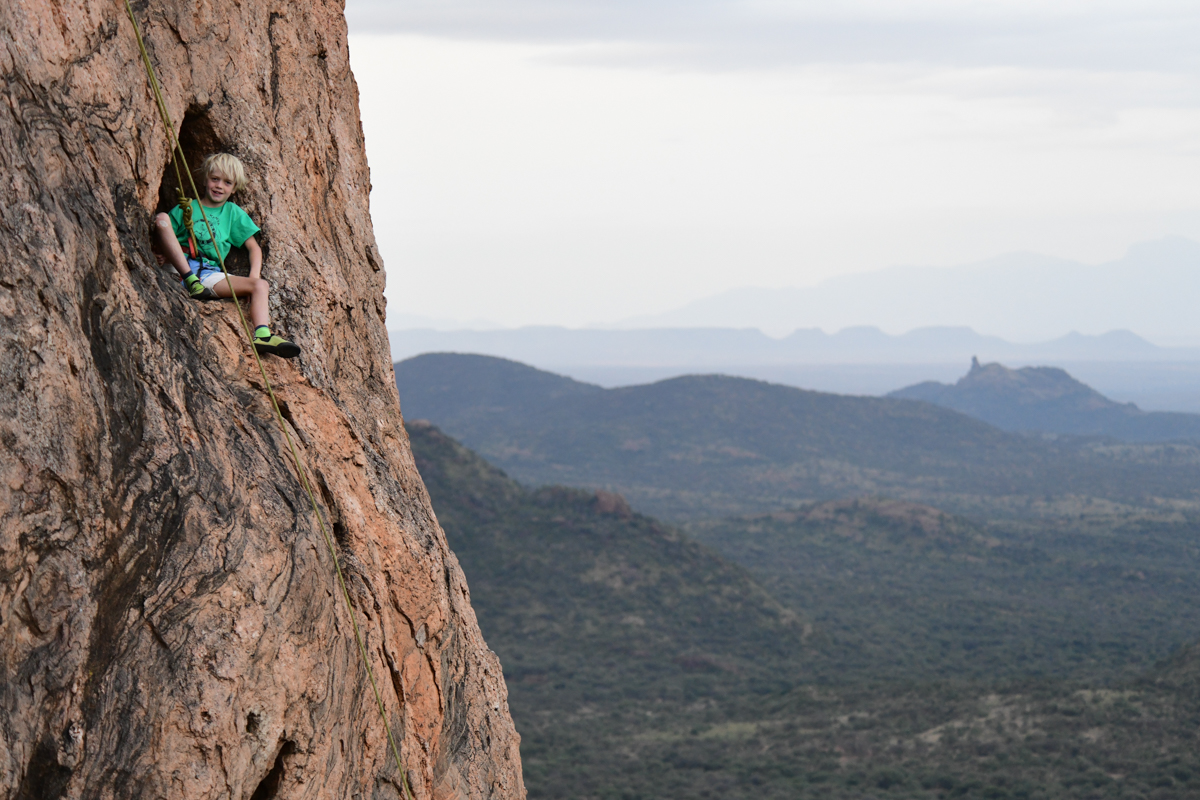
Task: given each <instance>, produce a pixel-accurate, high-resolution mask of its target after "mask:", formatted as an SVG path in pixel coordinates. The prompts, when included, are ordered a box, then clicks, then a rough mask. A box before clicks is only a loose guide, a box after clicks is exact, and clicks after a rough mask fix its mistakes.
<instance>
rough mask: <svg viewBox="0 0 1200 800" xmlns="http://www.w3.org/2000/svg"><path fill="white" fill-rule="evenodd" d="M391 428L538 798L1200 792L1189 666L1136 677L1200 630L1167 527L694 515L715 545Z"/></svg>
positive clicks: (1143, 517)
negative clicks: (528, 483) (465, 587)
mask: <svg viewBox="0 0 1200 800" xmlns="http://www.w3.org/2000/svg"><path fill="white" fill-rule="evenodd" d="M409 435H410V438H411V441H412V445H413V452H414V455H415V456H416V458H417V464H418V467H419V469H420V471H421V474H422V477H423V478H424V479H425V482H426V485H427V486H428V488H429V491H430V495H431V497H432V499H433V503H434V508H435V510H436V511H437V514H438V518H439V520H440V521H441V523H442V525H443V527H444V528H445V530H446V533H447V537H448V539H449V541H450V545H451V547H452V548H453V549H454V551H455V553H456V554H457V556H458V558H459V560H460V562H461V563H462V565H463V569H464V571H465V573H466V575H467V580H468V582H469V585H470V588H471V593H472V604H473V606H474V608H475V610H476V613H477V615H478V618H479V622H480V626H481V628H482V630H483V633H484V636H485V637H486V639H487V641H488V643H489V644H490V645H491V646H492V647H493V648H494V649H495V650H496V652H497V653H498V655H499V656H500V659H501V662H502V664H503V665H504V669H505V677H506V679H507V682H508V686H509V692H510V708H511V710H512V713H513V717H514V720H515V721H516V724H517V728H518V730H519V731H520V732H521V734H522V737H523V742H522V758H523V761H524V765H525V774H526V782H527V785H528V787H529V791H530V797H531V798H535V799H536V798H605V799H609V798H611V799H612V800H626V799H629V800H632V799H633V798H645V799H646V800H650V798H655V799H659V798H680V799H681V800H682V799H683V798H705V797H711V798H717V797H720V798H723V800H724V799H725V798H747V799H749V798H755V800H762V799H763V798H769V799H770V798H893V797H894V798H951V797H967V798H976V797H987V798H993V797H994V798H1047V799H1049V798H1183V797H1194V796H1198V795H1200V749H1198V748H1197V747H1196V732H1197V730H1198V727H1197V722H1200V656H1198V655H1197V653H1196V651H1195V650H1192V649H1186V650H1183V651H1180V652H1179V653H1178V654H1177V655H1176V656H1175V657H1174V658H1173V659H1172V660H1170V661H1169V662H1168V663H1166V664H1165V665H1164V666H1159V667H1153V668H1150V669H1149V670H1148V671H1147V670H1146V669H1145V667H1146V666H1147V665H1148V664H1151V663H1152V662H1153V661H1154V660H1155V659H1157V658H1161V657H1162V656H1164V655H1166V654H1167V653H1168V652H1170V651H1171V650H1172V649H1173V648H1174V647H1176V646H1178V645H1180V644H1182V643H1185V642H1188V641H1192V640H1195V639H1197V638H1200V592H1197V591H1196V589H1197V586H1196V580H1197V577H1196V576H1197V574H1200V570H1197V558H1198V554H1197V547H1196V546H1195V544H1194V543H1195V542H1196V540H1197V539H1196V528H1195V526H1193V525H1192V524H1191V523H1190V522H1188V520H1187V519H1185V518H1183V517H1178V518H1176V519H1175V521H1173V522H1172V521H1159V522H1152V521H1149V520H1151V519H1168V516H1169V515H1166V514H1162V513H1158V512H1156V513H1155V514H1154V515H1149V516H1148V515H1147V513H1146V512H1142V511H1136V512H1130V513H1129V514H1126V515H1125V516H1119V515H1114V514H1112V513H1110V512H1112V510H1113V509H1112V508H1111V507H1108V508H1106V509H1105V514H1100V513H1098V512H1097V511H1096V509H1095V508H1093V512H1096V513H1093V514H1092V516H1088V517H1085V518H1084V519H1082V520H1079V519H1075V520H1072V521H1071V522H1069V523H1068V522H1067V521H1065V520H1062V519H1060V520H1057V521H1052V522H1036V523H1035V522H1029V521H1021V520H1013V519H1009V520H1006V521H1004V522H1003V523H1002V524H997V523H992V524H987V525H983V524H978V523H973V522H970V521H967V520H965V519H962V518H959V517H955V516H952V515H948V514H945V513H942V512H939V511H937V510H935V509H932V508H928V507H922V506H917V505H913V504H909V503H900V502H896V501H887V500H861V501H858V502H839V503H825V504H819V505H812V504H809V505H805V506H802V507H799V508H796V509H793V510H790V511H788V512H785V513H775V514H771V515H765V516H764V515H758V516H754V517H751V518H742V519H727V520H719V521H713V520H708V521H695V522H692V523H690V524H689V525H688V529H687V530H688V533H689V534H691V536H694V537H696V538H699V539H702V540H703V541H704V542H707V543H708V545H710V546H711V547H712V548H714V549H712V550H710V549H708V547H706V546H705V545H704V544H701V543H697V542H694V541H692V540H691V539H690V538H689V537H687V536H684V535H682V534H681V533H680V532H679V531H678V530H676V529H674V528H671V527H669V526H666V525H663V524H662V523H659V522H657V521H655V520H653V519H650V518H648V517H644V516H641V515H638V514H635V513H633V512H632V511H631V510H630V509H629V508H628V507H627V506H626V505H624V503H623V502H622V501H621V499H620V498H618V497H615V496H613V495H609V494H607V493H592V492H584V491H580V490H572V489H561V488H549V489H541V490H536V491H533V490H529V489H526V488H524V487H522V486H520V485H519V484H517V483H516V482H514V481H512V480H510V479H509V478H507V477H506V476H505V475H504V474H503V473H501V472H500V471H499V470H497V469H495V468H493V467H491V466H490V465H488V464H487V463H486V462H484V461H483V460H482V459H480V458H478V457H477V456H475V455H474V454H473V453H471V452H470V451H468V450H466V449H465V448H463V447H462V446H461V445H458V444H457V443H456V442H454V441H453V440H451V439H449V438H448V437H447V436H445V435H444V434H442V433H440V432H439V431H438V430H436V429H435V428H433V427H432V426H429V425H424V424H410V426H409ZM718 550H719V551H720V552H721V553H723V554H724V555H725V556H727V557H728V559H727V558H723V557H722V556H721V555H719V554H718V553H717V552H715V551H718ZM731 560H737V561H739V562H741V565H740V566H739V565H737V564H734V563H731ZM1139 675H1140V677H1139Z"/></svg>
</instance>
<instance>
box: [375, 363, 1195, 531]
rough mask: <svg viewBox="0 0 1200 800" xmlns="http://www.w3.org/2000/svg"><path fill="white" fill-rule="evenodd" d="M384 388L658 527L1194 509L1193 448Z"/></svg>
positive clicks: (846, 415)
mask: <svg viewBox="0 0 1200 800" xmlns="http://www.w3.org/2000/svg"><path fill="white" fill-rule="evenodd" d="M396 383H397V386H398V387H399V390H400V400H401V408H402V410H403V412H404V414H405V417H406V418H407V419H410V420H412V419H422V418H424V419H429V420H431V421H432V422H434V423H435V424H437V425H438V426H440V427H442V428H443V429H444V430H446V431H447V432H448V433H450V434H451V435H453V436H454V437H456V438H458V439H459V440H461V441H462V442H464V443H465V444H466V445H467V446H469V447H471V448H472V449H473V450H475V451H477V452H479V453H480V454H482V455H483V456H485V457H486V458H488V459H489V460H490V461H492V462H493V463H495V464H497V465H498V466H500V467H501V468H503V469H504V470H505V471H507V472H508V473H509V474H510V475H512V476H513V477H515V478H517V479H518V480H520V481H522V482H525V483H527V484H532V485H540V484H567V485H572V486H586V487H592V488H597V489H599V488H603V489H609V490H613V491H617V492H620V493H622V494H625V495H626V496H627V497H628V498H629V499H630V501H631V502H632V503H633V504H634V507H635V508H639V509H641V510H644V511H646V512H648V513H653V514H655V515H656V516H660V517H665V518H674V519H685V518H688V517H694V516H711V515H714V514H742V513H755V512H762V511H772V510H775V509H778V508H781V507H785V506H790V505H794V504H795V503H798V502H803V501H809V500H819V499H834V498H838V497H845V496H849V495H864V494H876V495H878V494H884V495H889V496H892V497H897V498H901V499H907V500H913V501H918V502H925V503H929V504H931V505H935V506H938V507H941V508H946V509H947V510H953V511H963V510H966V509H971V508H981V507H985V506H986V507H987V508H989V509H991V511H990V512H989V513H992V512H996V511H997V510H998V509H1001V508H1007V509H1009V511H1012V512H1014V513H1016V512H1017V511H1019V512H1020V513H1033V512H1034V511H1036V510H1037V508H1042V507H1045V508H1051V507H1053V504H1054V502H1056V501H1055V500H1054V498H1055V497H1058V498H1059V500H1060V501H1061V502H1064V503H1066V504H1067V505H1070V506H1072V507H1074V506H1076V505H1078V504H1079V503H1086V502H1089V501H1087V500H1086V498H1089V497H1090V498H1096V499H1097V502H1103V503H1113V502H1125V503H1129V504H1134V505H1143V504H1145V503H1147V502H1149V503H1151V504H1153V503H1154V502H1155V501H1154V499H1153V498H1175V499H1177V500H1180V501H1186V502H1194V501H1196V500H1200V448H1198V447H1196V446H1191V445H1173V446H1172V447H1170V448H1167V449H1163V448H1155V447H1151V446H1140V445H1124V446H1123V447H1124V449H1122V450H1114V449H1113V448H1111V447H1108V446H1105V445H1103V443H1099V442H1091V441H1086V440H1084V441H1078V440H1060V441H1046V440H1043V439H1040V438H1036V437H1029V436H1021V435H1017V434H1012V433H1007V432H1005V431H1002V430H1000V429H998V428H995V427H993V426H991V425H988V424H986V423H984V422H981V421H979V420H976V419H973V418H971V417H968V416H966V415H964V414H960V413H958V412H956V411H951V410H949V409H944V408H941V407H939V406H936V405H932V404H929V403H922V402H913V401H910V400H901V399H896V398H871V397H846V396H840V395H832V394H823V393H819V392H808V391H803V390H800V389H794V388H791V387H787V386H779V385H774V384H769V383H764V382H761V381H753V380H746V379H742V378H732V377H728V376H721V375H701V376H685V377H681V378H675V379H672V380H666V381H661V382H658V383H654V384H649V385H641V386H630V387H624V388H619V389H603V388H601V387H599V386H593V385H589V384H585V383H581V382H579V381H573V380H571V379H570V378H565V377H562V376H556V375H553V374H551V373H546V372H543V371H541V370H536V369H534V368H532V367H529V366H527V365H524V364H519V363H516V362H511V361H505V360H502V359H496V358H490V357H487V356H478V355H455V354H430V355H424V356H418V357H416V358H413V359H408V360H406V361H403V362H400V363H398V364H396ZM1032 497H1036V498H1039V500H1038V503H1039V504H1040V505H1039V506H1038V507H1037V508H1035V507H1034V506H1033V505H1031V504H1030V498H1032ZM1066 498H1069V500H1068V499H1066ZM1013 503H1018V504H1019V506H1020V508H1019V509H1018V508H1010V506H1012V504H1013ZM1006 513H1007V512H1006Z"/></svg>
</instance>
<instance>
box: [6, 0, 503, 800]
mask: <svg viewBox="0 0 1200 800" xmlns="http://www.w3.org/2000/svg"><path fill="white" fill-rule="evenodd" d="M137 11H138V14H139V16H140V18H141V19H142V21H143V24H144V25H145V26H146V30H147V35H148V40H149V44H150V47H151V50H152V52H153V57H154V59H155V61H156V64H157V66H158V68H159V70H160V74H161V77H162V80H163V84H164V88H165V90H166V93H167V97H168V102H169V104H170V110H171V113H172V114H173V115H174V117H175V118H176V121H177V124H179V123H180V122H182V123H183V129H184V136H183V138H184V140H185V142H187V144H188V146H189V147H190V148H192V149H193V151H194V152H195V153H196V154H198V153H199V152H200V151H202V150H205V149H209V148H214V147H221V148H223V149H227V150H229V151H232V152H234V153H236V154H238V155H239V156H241V157H242V159H243V160H244V161H245V162H246V164H247V166H248V168H249V171H250V173H251V181H252V182H251V186H250V188H249V189H248V190H247V191H246V192H245V193H243V194H242V195H240V196H239V197H238V198H235V199H237V200H238V201H239V202H240V203H241V204H242V205H243V206H244V207H246V208H247V210H248V211H249V212H250V213H251V215H252V216H253V217H254V218H255V219H256V221H258V222H259V224H260V225H261V226H262V227H263V229H264V234H263V237H262V239H263V244H264V249H265V250H266V252H267V256H266V260H265V269H264V276H265V277H267V278H268V279H269V280H271V281H272V283H273V286H274V292H273V295H272V314H273V319H274V321H275V322H276V324H277V327H279V328H281V329H282V330H283V331H284V332H285V333H286V334H287V335H289V336H290V338H293V339H295V340H296V341H297V342H298V343H299V344H300V345H301V346H302V347H304V350H305V352H304V355H303V356H302V357H301V358H300V359H298V360H297V361H295V362H283V361H279V360H270V361H269V365H268V371H269V375H270V377H271V380H272V381H273V382H274V383H275V386H276V387H277V391H278V394H279V397H280V400H281V402H282V404H283V407H284V411H285V415H286V417H287V421H288V424H289V425H290V426H291V427H292V429H293V431H294V436H295V437H296V439H297V441H298V442H299V443H300V445H301V448H302V458H303V460H304V461H305V462H306V463H307V465H308V467H309V469H310V470H311V471H312V474H313V476H314V478H315V481H316V483H317V485H318V487H319V490H320V495H321V498H320V499H321V501H322V503H323V505H324V507H325V508H326V509H327V511H328V514H329V516H330V518H331V519H332V520H333V523H334V524H333V527H334V530H335V532H336V534H337V539H338V542H339V546H340V548H341V551H342V553H343V557H344V563H345V564H347V566H348V570H349V577H350V586H351V593H352V595H353V598H354V603H355V606H356V613H358V614H359V619H360V621H361V622H362V623H363V625H364V630H365V632H366V635H367V637H368V641H369V644H368V646H369V650H370V655H371V657H372V659H373V663H374V668H375V671H376V674H377V675H378V676H379V678H380V680H381V687H382V688H383V690H384V694H385V701H386V703H387V707H388V711H389V713H390V717H391V722H392V724H393V725H394V727H395V729H396V730H397V731H398V732H399V733H400V736H401V749H402V753H403V758H404V760H405V762H406V767H407V769H408V770H409V774H410V782H411V784H412V788H413V793H414V795H415V796H416V797H418V798H459V797H470V798H475V797H504V798H510V797H511V798H517V797H522V796H524V788H523V786H522V781H521V771H520V761H519V756H518V752H517V744H518V737H517V735H516V732H515V731H514V729H513V726H512V722H511V720H510V718H509V714H508V707H507V699H506V698H507V695H506V690H505V686H504V683H503V678H502V674H501V671H500V667H499V664H498V662H497V660H496V658H495V656H494V655H493V654H492V653H491V652H490V651H489V650H488V649H487V647H486V645H485V644H484V642H483V640H482V638H481V637H480V634H479V630H478V627H477V625H476V622H475V617H474V614H473V612H472V610H471V607H470V603H469V596H468V592H467V587H466V585H465V582H464V580H463V577H462V573H461V571H460V570H459V568H458V565H457V562H456V561H455V559H454V556H453V555H452V554H451V553H450V552H449V550H448V549H447V547H446V544H445V539H444V537H443V535H442V532H441V530H440V529H439V527H438V525H437V522H436V520H435V518H434V516H433V514H432V512H431V510H430V506H429V501H428V497H427V495H426V493H425V490H424V487H423V486H422V484H421V480H420V477H419V476H418V474H417V472H416V469H415V467H414V465H413V461H412V456H411V453H410V451H409V447H408V441H407V438H406V435H405V432H404V429H403V427H402V424H401V418H400V409H399V405H398V402H397V398H396V391H395V387H394V384H393V377H392V368H391V365H390V363H389V358H388V346H387V340H386V335H385V331H384V326H383V322H382V320H383V294H382V290H383V272H382V271H381V266H382V264H381V262H380V259H379V256H378V253H377V251H376V249H375V244H374V238H373V233H372V229H371V224H370V218H369V216H368V208H367V201H368V190H369V175H368V172H367V165H366V158H365V155H364V150H363V141H362V132H361V128H360V126H359V124H358V109H357V89H356V86H355V83H354V80H353V76H352V75H351V73H350V68H349V63H348V51H347V42H346V30H345V23H344V21H343V18H342V9H341V6H340V4H338V3H336V2H325V1H324V0H314V2H309V3H303V4H293V3H288V2H284V1H283V0H243V2H233V1H232V0H200V1H199V2H194V3H184V2H178V0H154V2H151V3H150V4H146V3H145V2H141V3H139V4H138V5H137ZM0 73H3V78H4V83H3V89H2V92H3V95H2V98H3V100H2V102H0V186H2V190H3V200H2V201H0V245H2V248H0V319H2V323H0V324H2V327H0V570H2V571H3V581H2V584H0V636H2V637H3V642H2V651H0V659H2V672H0V680H2V684H0V708H2V710H0V798H10V797H21V798H55V797H71V798H75V797H87V798H90V797H97V798H99V797H104V798H109V797H114V798H116V797H146V798H158V797H163V798H165V797H172V798H184V797H186V798H210V797H211V798H216V797H232V798H252V797H253V798H256V799H257V798H268V797H281V798H282V797H286V798H307V797H313V798H316V797H321V798H341V797H345V798H351V797H364V798H365V797H395V796H397V795H398V793H399V788H398V787H399V777H398V776H397V775H396V774H395V770H394V768H393V767H392V766H390V764H389V757H388V753H387V749H386V742H385V739H384V734H383V730H382V726H381V725H380V722H379V719H378V715H377V712H376V710H375V708H374V705H373V701H372V699H371V695H370V690H369V687H368V685H367V680H366V675H365V672H364V670H363V668H362V666H361V664H360V663H359V661H358V657H357V654H356V652H355V649H354V644H353V640H352V638H351V635H350V621H349V617H348V615H347V612H346V609H345V607H344V605H342V604H341V600H340V598H339V597H338V595H337V594H336V590H335V589H334V583H333V577H332V565H331V561H330V558H329V555H328V553H327V551H326V550H325V546H324V544H323V543H322V541H321V540H320V534H319V532H318V530H317V528H316V523H315V520H314V519H313V517H312V515H311V513H310V512H309V511H308V510H307V509H306V499H305V497H304V496H303V494H302V492H301V490H300V488H299V485H298V483H297V480H296V478H295V476H294V474H293V472H292V470H291V469H290V468H289V467H288V462H287V457H286V452H285V446H284V443H283V439H282V437H281V435H280V434H279V432H278V429H277V428H276V426H275V423H274V420H273V417H272V415H271V412H270V408H269V406H268V404H267V400H266V398H265V396H264V394H263V392H262V390H261V386H260V379H259V378H258V377H257V374H256V373H255V372H254V371H253V362H252V360H251V359H250V357H249V353H248V350H247V348H246V346H245V344H244V342H243V341H242V340H241V339H240V338H239V332H238V330H237V328H236V320H235V313H234V310H233V307H232V306H231V305H230V304H227V303H219V304H208V305H202V304H197V303H194V302H191V301H189V300H187V299H186V298H185V296H184V295H183V293H182V292H181V291H180V289H179V288H178V285H177V284H176V282H175V281H174V280H173V279H172V278H171V277H170V275H168V274H167V273H166V272H164V271H163V270H160V269H158V268H157V267H155V266H153V263H154V262H153V260H152V258H151V256H150V253H149V249H148V241H149V240H148V230H149V219H150V215H151V213H152V212H153V210H154V209H155V206H156V205H157V204H158V202H159V192H160V184H161V182H162V180H163V176H164V172H165V170H166V167H167V163H168V157H169V153H168V147H167V141H166V137H165V133H164V131H163V129H162V126H161V124H160V123H159V122H158V120H157V116H156V114H155V112H154V107H153V104H152V101H151V99H150V96H149V94H148V92H147V90H146V81H145V77H144V75H143V73H142V71H141V66H140V64H139V63H138V60H137V51H136V45H135V41H134V37H133V32H132V28H131V27H130V24H129V22H128V20H127V19H126V18H125V16H124V13H123V10H122V8H121V6H120V5H119V4H118V3H116V2H112V0H103V1H102V2H101V1H100V0H79V1H78V2H71V0H62V1H61V2H59V1H51V2H37V0H8V1H7V2H5V3H3V4H0Z"/></svg>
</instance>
